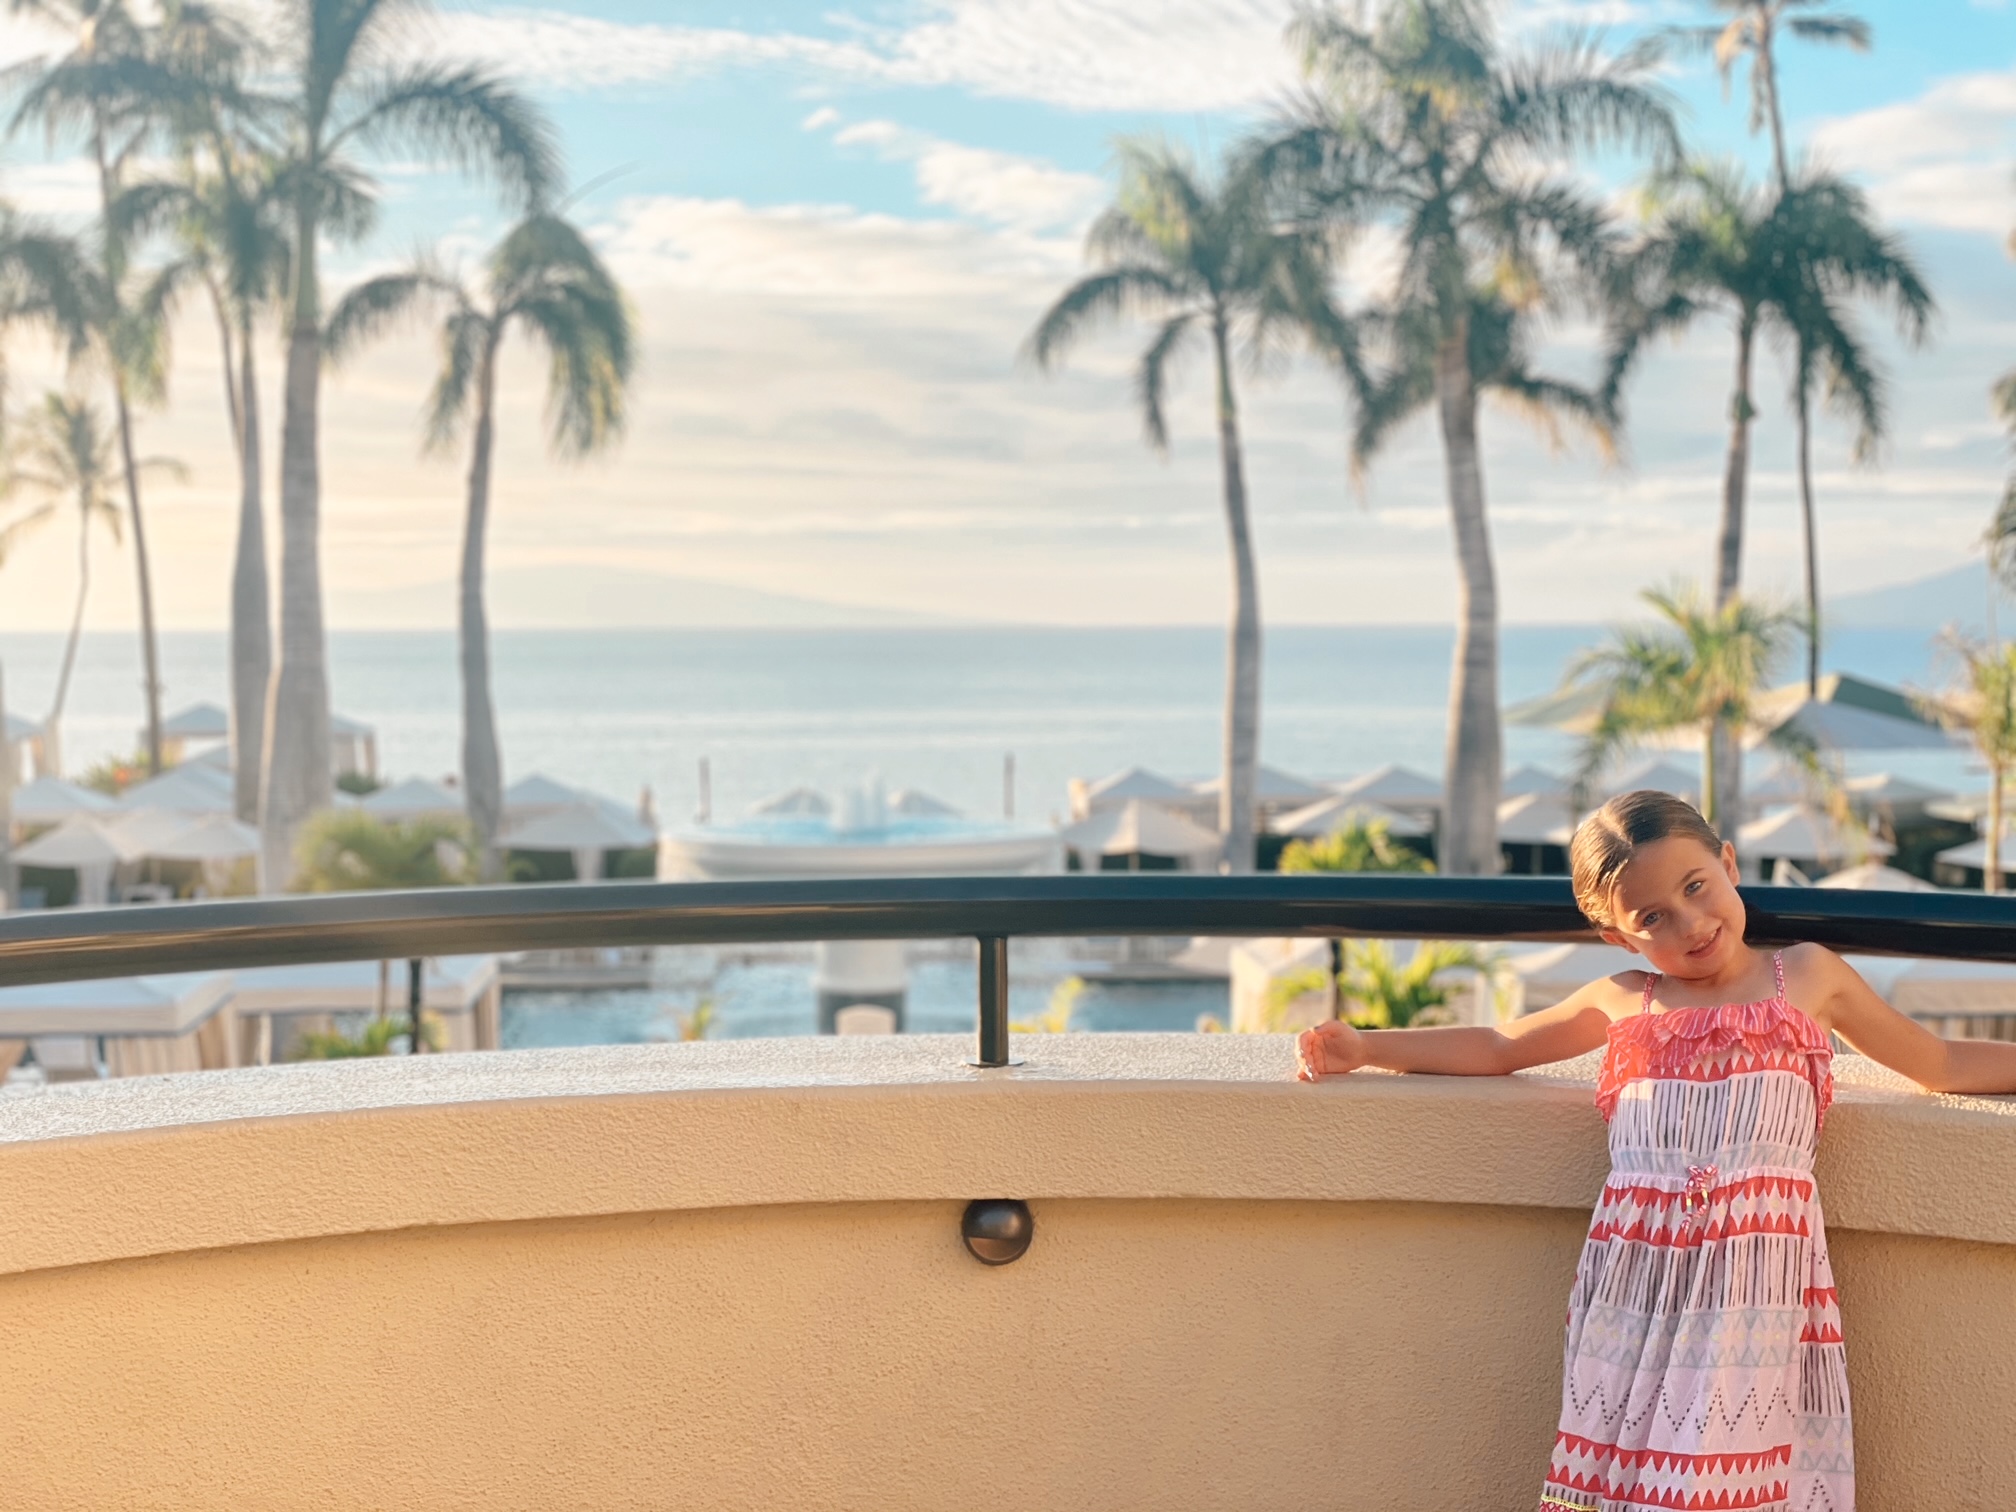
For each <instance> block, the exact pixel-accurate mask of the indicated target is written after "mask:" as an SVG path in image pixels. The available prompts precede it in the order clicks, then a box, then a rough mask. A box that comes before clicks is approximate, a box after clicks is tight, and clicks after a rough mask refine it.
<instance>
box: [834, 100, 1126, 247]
mask: <svg viewBox="0 0 2016 1512" xmlns="http://www.w3.org/2000/svg"><path fill="white" fill-rule="evenodd" d="M830 114H831V115H832V118H833V120H834V121H836V122H837V121H838V120H839V114H838V112H830ZM833 140H834V142H835V143H836V144H837V145H839V146H842V147H854V146H861V147H869V148H872V149H873V150H874V151H875V152H877V153H878V154H880V155H881V156H882V157H884V158H887V159H889V160H891V161H895V162H906V163H910V164H913V165H914V167H915V171H916V177H917V192H918V195H919V197H920V198H922V199H923V201H924V203H925V204H927V205H942V206H943V207H945V208H946V209H948V210H951V211H954V212H955V213H957V214H959V215H964V216H967V217H970V218H972V219H975V220H983V221H990V222H992V223H994V224H995V225H1000V226H1017V227H1021V228H1022V229H1024V230H1028V231H1045V230H1054V229H1075V228H1077V227H1079V226H1082V225H1083V224H1084V223H1085V222H1086V221H1087V220H1088V219H1090V217H1091V215H1092V213H1093V211H1094V210H1096V209H1097V208H1098V205H1099V201H1100V200H1101V199H1102V198H1103V197H1104V195H1105V192H1106V186H1105V183H1104V181H1103V180H1101V179H1099V178H1098V177H1097V176H1095V175H1093V174H1089V173H1072V172H1070V171H1068V170H1066V169H1063V168H1059V167H1058V166H1057V165H1056V164H1054V163H1046V162H1044V161H1043V160H1042V159H1040V158H1032V157H1023V156H1022V155H1020V154H1019V153H1012V152H996V151H994V150H992V149H991V148H986V147H970V146H967V145H965V144H963V143H959V142H948V141H945V140H944V139H943V138H941V137H934V136H932V135H930V134H929V133H927V132H922V131H913V130H911V129H910V128H909V127H906V126H899V125H898V124H897V123H896V122H894V121H857V122H855V123H853V124H852V125H848V126H843V127H841V129H840V130H838V131H836V132H835V133H834V134H833Z"/></svg>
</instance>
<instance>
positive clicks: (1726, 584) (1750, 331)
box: [1704, 309, 1757, 835]
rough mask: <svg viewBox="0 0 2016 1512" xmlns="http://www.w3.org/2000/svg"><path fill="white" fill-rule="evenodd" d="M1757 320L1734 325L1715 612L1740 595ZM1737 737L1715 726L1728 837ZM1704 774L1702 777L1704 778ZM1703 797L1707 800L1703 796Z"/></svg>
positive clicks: (1735, 808) (1718, 803) (1739, 756)
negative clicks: (1732, 383) (1733, 382)
mask: <svg viewBox="0 0 2016 1512" xmlns="http://www.w3.org/2000/svg"><path fill="white" fill-rule="evenodd" d="M1756 347H1757V317H1756V314H1755V312H1754V311H1751V310H1747V309H1746V310H1745V311H1744V312H1743V313H1742V314H1741V315H1740V316H1739V317H1738V318H1737V322H1736V385H1735V390H1734V392H1733V393H1732V394H1731V395H1730V399H1729V458H1728V465H1727V467H1726V468H1725V470H1724V472H1723V476H1722V528H1721V531H1720V532H1719V534H1718V535H1717V536H1716V540H1715V607H1716V608H1717V609H1721V608H1724V607H1726V606H1727V605H1728V603H1729V601H1730V600H1731V599H1733V598H1735V597H1736V596H1737V594H1738V593H1740V592H1741V591H1742V583H1743V508H1744V502H1745V497H1746V495H1747V493H1748V491H1749V486H1750V427H1751V424H1752V423H1753V422H1754V421H1755V420H1756V418H1757V411H1756V408H1755V406H1753V405H1752V404H1751V402H1750V372H1751V365H1752V362H1753V360H1754V358H1755V356H1756ZM1737 734H1738V732H1736V731H1733V730H1729V729H1725V728H1723V727H1722V726H1721V725H1719V724H1718V725H1716V726H1715V727H1714V728H1713V729H1712V730H1711V731H1710V732H1709V738H1710V739H1711V740H1713V741H1715V742H1716V747H1715V762H1714V766H1715V769H1716V770H1715V782H1716V788H1715V796H1714V798H1713V800H1712V802H1713V805H1714V810H1715V820H1716V823H1717V824H1719V825H1721V826H1722V827H1723V828H1724V829H1725V830H1726V831H1727V832H1728V833H1729V834H1732V835H1733V834H1734V833H1735V832H1736V827H1737V826H1738V825H1739V824H1741V823H1742V803H1743V792H1742V788H1743V751H1742V747H1741V746H1740V745H1739V744H1738V740H1737ZM1704 775H1705V774H1704ZM1704 796H1705V795H1704Z"/></svg>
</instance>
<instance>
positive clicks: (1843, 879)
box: [1813, 861, 1939, 892]
mask: <svg viewBox="0 0 2016 1512" xmlns="http://www.w3.org/2000/svg"><path fill="white" fill-rule="evenodd" d="M1813 885H1814V886H1815V887H1833V888H1843V889H1846V890H1848V891H1851V892H1937V891H1939V889H1938V888H1936V887H1934V886H1933V885H1932V884H1931V883H1930V882H1927V881H1926V880H1925V879H1924V878H1923V877H1914V876H1912V875H1911V873H1909V872H1903V871H1899V870H1897V868H1896V867H1894V866H1884V865H1882V864H1881V863H1880V862H1876V861H1865V862H1863V863H1862V865H1860V866H1850V867H1848V868H1846V869H1845V870H1842V871H1837V872H1830V873H1828V874H1827V875H1826V876H1824V877H1822V878H1821V879H1820V880H1819V881H1818V882H1815V883H1814V884H1813Z"/></svg>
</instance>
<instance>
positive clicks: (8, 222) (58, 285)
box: [0, 204, 98, 443]
mask: <svg viewBox="0 0 2016 1512" xmlns="http://www.w3.org/2000/svg"><path fill="white" fill-rule="evenodd" d="M97 300H98V291H97V287H96V285H95V283H94V282H93V281H92V279H91V277H90V273H89V269H88V266H87V263H86V261H85V257H84V251H83V249H82V248H81V247H79V246H78V245H77V244H76V243H75V242H74V241H72V240H71V239H70V238H69V237H67V236H62V235H59V234H58V233H57V232H55V231H52V230H50V229H48V228H47V227H45V226H41V225H38V224H36V223H35V222H33V221H31V220H28V219H26V218H24V217H22V216H20V215H17V214H16V213H15V212H14V210H13V209H12V208H11V207H9V206H8V205H6V204H0V443H4V442H5V440H6V406H7V346H6V337H7V335H8V333H9V332H10V331H12V330H14V329H16V328H20V327H29V326H39V327H41V328H42V329H43V330H44V331H45V332H47V333H48V334H49V335H50V336H51V337H52V338H54V340H55V341H56V344H57V346H58V347H59V348H61V349H64V350H65V351H66V352H67V355H69V356H70V357H71V358H73V359H74V358H75V357H77V356H80V355H81V354H82V353H83V350H84V348H85V346H86V345H88V343H89V341H90V333H91V327H92V323H93V321H94V319H95V318H96V314H97Z"/></svg>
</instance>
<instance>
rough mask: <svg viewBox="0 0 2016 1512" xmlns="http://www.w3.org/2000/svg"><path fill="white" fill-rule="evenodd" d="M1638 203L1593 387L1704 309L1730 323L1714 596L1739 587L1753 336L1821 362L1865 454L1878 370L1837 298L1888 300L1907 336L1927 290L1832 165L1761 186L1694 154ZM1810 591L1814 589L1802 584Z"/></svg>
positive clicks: (1873, 430) (1729, 594)
mask: <svg viewBox="0 0 2016 1512" xmlns="http://www.w3.org/2000/svg"><path fill="white" fill-rule="evenodd" d="M1646 209H1647V225H1646V229H1645V232H1644V234H1643V235H1642V237H1640V239H1639V240H1638V242H1637V244H1636V245H1635V246H1634V247H1633V248H1632V249H1631V251H1630V252H1629V253H1628V254H1627V256H1626V257H1625V258H1624V259H1623V260H1622V262H1621V264H1620V268H1619V273H1618V276H1617V280H1616V284H1615V295H1616V298H1615V302H1614V305H1613V307H1612V311H1611V319H1610V327H1611V328H1610V333H1609V346H1610V352H1609V363H1608V375H1607V377H1606V379H1605V391H1606V393H1607V394H1608V395H1609V396H1610V397H1611V401H1612V402H1613V404H1614V402H1615V399H1616V396H1617V394H1618V393H1619V390H1620V388H1621V385H1622V383H1623V381H1624V379H1625V377H1626V376H1627V375H1628V373H1629V372H1630V370H1631V368H1632V366H1633V365H1634V364H1635V363H1636V362H1637V360H1638V359H1639V357H1640V356H1642V355H1643V353H1644V350H1645V348H1646V347H1647V346H1648V345H1649V344H1650V343H1651V342H1652V341H1653V340H1655V339H1656V338H1658V337H1660V336H1663V335H1673V334H1677V333H1679V332H1681V331H1683V330H1685V329H1686V328H1687V327H1689V326H1691V325H1692V324H1693V323H1694V322H1695V321H1696V320H1699V319H1701V318H1702V317H1703V316H1706V315H1710V314H1720V315H1724V316H1726V317H1727V318H1728V319H1729V320H1730V321H1731V322H1732V323H1733V325H1734V327H1735V335H1736V377H1735V384H1734V388H1733V389H1732V391H1731V394H1730V400H1729V450H1728V458H1727V464H1726V466H1725V468H1724V472H1723V483H1722V520H1721V525H1720V528H1719V531H1718V533H1717V536H1716V551H1715V602H1716V603H1717V604H1718V605H1719V604H1724V603H1727V602H1728V601H1729V600H1730V599H1731V598H1733V597H1734V596H1735V595H1736V594H1737V593H1739V592H1740V591H1741V587H1742V576H1743V531H1744V506H1745V498H1746V493H1747V488H1748V482H1749V470H1750V427H1751V424H1752V422H1753V421H1754V420H1755V418H1756V414H1757V408H1756V404H1755V402H1754V401H1753V399H1752V397H1751V396H1752V379H1751V374H1752V368H1753V364H1754V359H1755V355H1756V348H1757V341H1758V338H1759V337H1760V336H1761V337H1764V338H1767V339H1773V340H1776V341H1777V342H1779V343H1780V344H1781V345H1783V346H1785V347H1786V348H1787V349H1788V350H1791V351H1793V352H1794V354H1795V362H1799V361H1803V362H1805V363H1807V364H1808V366H1809V367H1810V366H1813V365H1815V364H1817V365H1818V368H1819V370H1821V371H1824V373H1825V375H1826V378H1827V390H1828V397H1829V399H1830V400H1831V401H1832V402H1833V403H1834V404H1835V405H1837V406H1838V407H1839V408H1840V409H1841V410H1843V411H1844V412H1845V413H1846V414H1847V415H1848V416H1849V417H1850V418H1851V419H1852V420H1853V421H1854V423H1855V425H1856V427H1857V440H1856V455H1857V456H1858V457H1859V458H1864V459H1866V458H1868V457H1869V456H1871V455H1873V453H1874V450H1875V448H1876V446H1877V444H1878V443H1879V442H1880V440H1881V439H1882V436H1883V430H1884V425H1885V421H1886V406H1885V395H1884V391H1883V377H1882V374H1881V372H1880V370H1879V369H1878V367H1877V365H1876V363H1875V361H1874V359H1873V358H1872V357H1871V355H1870V354H1869V352H1868V350H1867V348H1866V347H1865V345H1864V343H1863V339H1862V336H1861V334H1860V332H1859V331H1858V330H1857V329H1856V327H1855V323H1854V319H1853V317H1852V315H1851V314H1850V313H1849V312H1848V310H1847V307H1846V306H1847V301H1848V300H1850V299H1852V298H1856V297H1868V298H1875V299H1881V300H1885V301H1887V302H1888V303H1890V305H1891V306H1892V308H1893V310H1894V313H1895V315H1896V319H1897V323H1898V327H1899V329H1900V330H1901V331H1903V333H1904V334H1905V335H1906V336H1907V337H1908V338H1910V339H1912V340H1919V339H1922V338H1923V337H1924V335H1925V332H1926V330H1927V328H1928V325H1929V323H1930V320H1931V316H1932V297H1931V294H1930V292H1929V290H1927V288H1926V286H1925V282H1924V279H1923V278H1922V277H1921V276H1920V275H1919V273H1918V270H1917V268H1916V267H1915V266H1914V265H1913V263H1912V262H1911V259H1910V257H1909V255H1908V254H1907V253H1906V252H1905V250H1904V249H1903V247H1902V245H1901V244H1900V243H1899V242H1898V241H1897V240H1896V239H1895V238H1893V237H1890V236H1886V235H1884V234H1883V233H1882V232H1881V231H1879V230H1878V229H1876V226H1875V222H1874V217H1873V215H1872V214H1871V212H1870V209H1869V204H1868V200H1867V197H1866V196H1865V195H1863V193H1862V191H1861V190H1859V189H1857V188H1856V187H1855V186H1854V185H1852V184H1850V183H1848V182H1847V181H1846V180H1844V179H1841V178H1839V177H1837V176H1836V175H1833V174H1829V173H1821V172H1808V173H1804V174H1802V175H1800V176H1799V177H1797V178H1795V179H1794V180H1793V182H1792V183H1791V185H1790V187H1789V188H1787V189H1786V190H1785V191H1784V192H1783V193H1780V194H1776V195H1769V194H1766V193H1764V192H1762V191H1760V190H1758V189H1756V188H1754V187H1753V186H1751V185H1750V184H1748V183H1747V182H1745V180H1744V178H1743V175H1742V172H1741V170H1740V169H1738V168H1736V167H1735V166H1734V165H1732V164H1716V163H1694V164H1689V165H1686V166H1684V167H1681V168H1677V169H1674V170H1672V171H1670V172H1668V173H1665V174H1662V175H1661V176H1660V177H1658V178H1657V179H1655V180H1654V181H1653V183H1652V184H1651V185H1650V187H1649V188H1648V190H1647V193H1646ZM1801 351H1803V352H1804V353H1805V355H1804V356H1803V357H1801V356H1798V355H1797V354H1798V353H1799V352H1801ZM1801 381H1805V380H1803V379H1802V380H1801ZM1809 591H1811V592H1817V588H1813V587H1812V586H1811V585H1810V584H1809Z"/></svg>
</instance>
